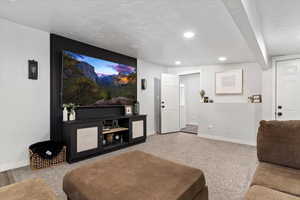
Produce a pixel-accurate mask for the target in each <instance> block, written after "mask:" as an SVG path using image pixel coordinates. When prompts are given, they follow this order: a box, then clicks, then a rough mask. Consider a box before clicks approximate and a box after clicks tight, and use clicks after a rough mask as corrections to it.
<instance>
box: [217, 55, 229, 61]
mask: <svg viewBox="0 0 300 200" xmlns="http://www.w3.org/2000/svg"><path fill="white" fill-rule="evenodd" d="M218 59H219V61H221V62H224V61H226V60H227V58H226V57H224V56H222V57H219V58H218Z"/></svg>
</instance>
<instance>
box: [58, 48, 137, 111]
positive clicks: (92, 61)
mask: <svg viewBox="0 0 300 200" xmlns="http://www.w3.org/2000/svg"><path fill="white" fill-rule="evenodd" d="M62 59H63V61H62V67H63V73H62V103H63V104H66V103H74V104H76V105H79V106H80V107H97V106H104V105H130V104H132V103H133V102H134V101H136V98H137V70H136V66H128V65H124V64H120V63H115V62H111V61H108V60H102V59H99V58H93V57H89V56H86V55H82V54H78V53H74V52H71V51H63V52H62Z"/></svg>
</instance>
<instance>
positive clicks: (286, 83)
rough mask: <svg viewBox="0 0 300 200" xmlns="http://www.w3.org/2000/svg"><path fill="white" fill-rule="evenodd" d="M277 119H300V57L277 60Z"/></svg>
mask: <svg viewBox="0 0 300 200" xmlns="http://www.w3.org/2000/svg"><path fill="white" fill-rule="evenodd" d="M276 67H277V101H276V119H277V120H300V103H299V102H300V59H296V60H289V61H280V62H277V65H276Z"/></svg>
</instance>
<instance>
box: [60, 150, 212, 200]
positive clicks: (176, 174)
mask: <svg viewBox="0 0 300 200" xmlns="http://www.w3.org/2000/svg"><path fill="white" fill-rule="evenodd" d="M63 189H64V191H65V193H66V195H67V196H68V198H69V199H70V200H117V199H122V200H208V189H207V186H206V183H205V178H204V174H203V172H202V171H201V170H199V169H195V168H191V167H187V166H184V165H181V164H177V163H174V162H171V161H167V160H164V159H161V158H158V157H156V156H153V155H150V154H147V153H144V152H141V151H132V152H128V153H123V154H121V155H118V156H115V157H111V158H107V159H104V160H100V161H96V162H95V163H92V164H87V165H85V166H82V167H79V168H77V169H74V170H73V171H71V172H69V173H67V174H66V175H65V177H64V181H63Z"/></svg>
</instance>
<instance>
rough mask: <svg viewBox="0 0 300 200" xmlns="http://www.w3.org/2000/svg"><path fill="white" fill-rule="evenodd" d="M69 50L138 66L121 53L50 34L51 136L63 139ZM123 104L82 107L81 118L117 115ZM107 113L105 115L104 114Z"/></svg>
mask: <svg viewBox="0 0 300 200" xmlns="http://www.w3.org/2000/svg"><path fill="white" fill-rule="evenodd" d="M63 50H69V51H72V52H74V53H79V54H83V55H86V56H90V57H95V58H100V59H104V60H108V61H112V62H116V63H121V64H125V65H129V66H133V67H137V59H136V58H132V57H129V56H125V55H122V54H119V53H115V52H112V51H108V50H105V49H101V48H98V47H95V46H92V45H88V44H85V43H82V42H79V41H75V40H72V39H68V38H65V37H62V36H59V35H56V34H51V35H50V67H51V69H50V85H51V89H50V92H51V94H50V98H51V100H50V104H51V105H50V138H51V140H55V141H61V140H62V130H63V128H62V107H61V95H62V93H61V92H62V91H61V81H62V78H61V73H62V51H63ZM122 109H123V107H122V106H104V107H103V108H101V107H97V108H92V109H91V108H80V110H79V113H78V114H79V116H80V118H81V119H82V118H88V117H91V118H96V117H99V118H101V117H107V116H108V115H111V116H117V115H121V113H122ZM104 114H105V116H103V115H104Z"/></svg>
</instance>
